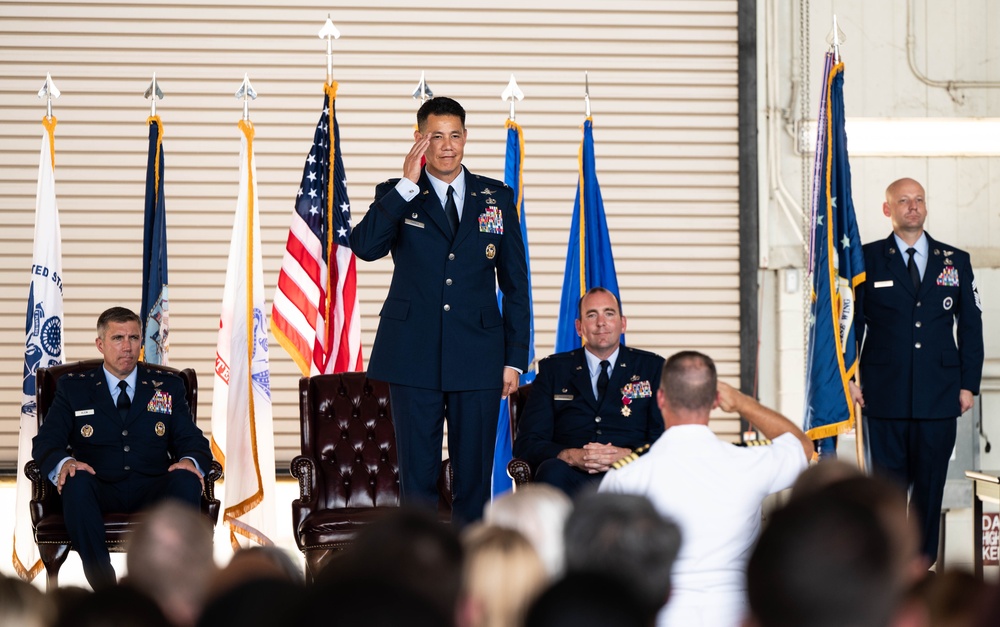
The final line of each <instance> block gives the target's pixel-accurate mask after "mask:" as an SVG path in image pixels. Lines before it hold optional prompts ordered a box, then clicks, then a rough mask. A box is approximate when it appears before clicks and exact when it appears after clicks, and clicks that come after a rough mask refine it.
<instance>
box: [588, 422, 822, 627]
mask: <svg viewBox="0 0 1000 627" xmlns="http://www.w3.org/2000/svg"><path fill="white" fill-rule="evenodd" d="M807 465H808V460H807V459H806V456H805V453H804V452H803V450H802V444H801V442H799V440H798V438H796V437H795V436H794V435H793V434H791V433H786V434H783V435H781V436H779V437H778V438H776V439H775V440H774V443H773V445H771V446H758V447H750V448H741V447H736V446H733V445H732V444H730V443H728V442H723V441H722V440H720V439H719V438H718V437H716V435H715V434H714V433H712V431H711V429H709V428H708V427H707V426H704V425H677V426H673V427H670V428H669V429H667V430H666V431H665V432H664V434H663V435H662V436H660V438H659V439H658V440H657V441H656V442H655V443H654V444H653V446H652V448H651V449H650V450H649V452H648V453H646V454H645V455H643V456H642V457H641V458H639V459H637V460H636V461H634V462H632V463H630V464H628V465H626V466H624V467H622V468H621V469H619V470H612V471H610V472H608V474H607V475H606V476H605V477H604V480H603V481H601V486H600V491H601V492H620V493H626V494H643V495H645V496H647V497H649V499H650V500H651V501H652V502H653V505H654V506H655V507H656V509H657V510H659V512H660V513H661V514H663V515H665V516H668V517H670V518H671V519H673V520H674V521H675V522H676V523H677V524H678V525H679V526H680V529H681V550H680V554H679V555H678V557H677V561H676V562H675V563H674V569H673V582H672V583H673V590H672V593H671V595H670V601H669V602H668V603H667V605H666V607H665V608H664V609H663V610H661V612H660V614H659V616H658V618H657V625H658V627H681V626H683V627H698V626H704V627H738V626H739V625H740V623H741V621H742V619H743V616H744V614H745V613H746V609H747V603H746V580H745V574H744V573H745V571H746V564H747V560H748V559H749V558H750V552H751V551H752V549H753V545H754V542H756V540H757V534H758V533H759V531H760V517H761V502H762V501H763V500H764V497H766V496H767V495H768V494H772V493H774V492H779V491H781V490H784V489H785V488H788V487H790V486H791V485H792V483H793V482H794V481H795V479H796V478H797V477H798V476H799V473H800V472H802V470H803V469H805V468H806V466H807Z"/></svg>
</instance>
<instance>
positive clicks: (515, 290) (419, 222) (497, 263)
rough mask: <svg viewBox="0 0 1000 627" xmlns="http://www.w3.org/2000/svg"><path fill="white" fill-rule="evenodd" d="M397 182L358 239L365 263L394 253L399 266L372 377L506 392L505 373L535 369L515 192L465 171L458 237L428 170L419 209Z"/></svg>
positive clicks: (380, 198)
mask: <svg viewBox="0 0 1000 627" xmlns="http://www.w3.org/2000/svg"><path fill="white" fill-rule="evenodd" d="M463 167H464V166H463ZM398 180H399V179H392V180H389V181H386V182H384V183H382V184H380V185H379V186H378V187H377V188H376V190H375V202H373V203H372V205H371V207H370V208H369V210H368V213H367V214H366V215H365V217H364V218H363V219H362V220H361V222H360V223H358V225H357V226H356V227H355V228H354V229H353V231H352V232H351V248H352V250H353V251H354V253H355V254H356V255H357V256H358V257H360V258H361V259H363V260H365V261H374V260H376V259H379V258H381V257H384V256H385V255H386V254H389V253H391V254H392V260H393V263H394V264H395V269H394V270H393V274H392V283H391V284H390V286H389V293H388V295H387V296H386V299H385V303H384V304H383V305H382V310H381V312H380V313H379V316H380V318H379V325H378V332H377V333H376V335H375V343H374V345H373V346H372V351H371V357H370V359H369V365H368V376H370V377H372V378H374V379H380V380H383V381H388V382H389V383H395V384H399V385H405V386H410V387H415V388H425V389H430V390H441V391H445V392H453V391H466V390H484V389H492V388H500V387H501V384H502V377H503V368H504V366H513V367H515V368H519V369H521V370H522V371H523V370H526V369H527V366H528V332H529V331H528V329H529V321H528V319H529V312H528V302H529V295H528V274H527V264H526V261H525V252H524V242H523V240H522V239H521V225H520V220H519V217H518V215H517V211H516V209H515V207H514V193H513V191H512V190H511V189H510V188H509V187H507V186H506V185H504V184H503V183H501V182H500V181H496V180H493V179H490V178H486V177H483V176H478V175H476V174H473V173H471V172H469V171H468V170H465V204H464V208H463V212H462V221H461V223H460V224H459V228H458V232H457V233H456V234H455V237H454V239H453V238H452V236H451V227H450V226H449V225H448V220H447V218H446V217H445V213H444V209H443V207H442V204H441V200H440V198H439V197H438V196H437V194H436V193H435V192H434V190H433V188H432V187H431V184H430V181H429V180H428V179H427V174H426V172H421V175H420V180H419V183H418V185H419V187H420V191H419V192H418V193H417V195H416V196H415V197H414V198H413V199H412V200H411V201H410V202H405V201H404V200H403V197H402V196H400V195H399V193H398V192H397V191H396V190H395V186H396V183H397V181H398ZM498 283H499V286H500V289H501V290H502V291H503V294H504V300H503V313H502V314H501V311H500V307H499V306H498V305H497V297H496V285H497V284H498Z"/></svg>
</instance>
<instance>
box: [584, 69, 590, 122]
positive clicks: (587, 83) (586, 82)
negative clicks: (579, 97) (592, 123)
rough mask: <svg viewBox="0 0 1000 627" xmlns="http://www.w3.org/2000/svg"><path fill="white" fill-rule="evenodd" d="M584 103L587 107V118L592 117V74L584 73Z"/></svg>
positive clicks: (585, 71)
mask: <svg viewBox="0 0 1000 627" xmlns="http://www.w3.org/2000/svg"><path fill="white" fill-rule="evenodd" d="M583 102H584V105H585V106H586V111H587V117H588V118H589V117H590V72H588V71H587V70H584V71H583Z"/></svg>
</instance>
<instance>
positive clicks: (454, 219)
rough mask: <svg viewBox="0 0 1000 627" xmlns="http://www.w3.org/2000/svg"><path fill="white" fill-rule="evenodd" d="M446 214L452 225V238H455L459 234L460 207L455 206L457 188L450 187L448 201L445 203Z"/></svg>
mask: <svg viewBox="0 0 1000 627" xmlns="http://www.w3.org/2000/svg"><path fill="white" fill-rule="evenodd" d="M444 214H445V215H446V216H447V217H448V224H450V225H451V236H452V237H453V238H454V237H455V234H456V233H458V205H456V204H455V188H454V187H452V186H451V185H449V186H448V200H446V201H445V203H444Z"/></svg>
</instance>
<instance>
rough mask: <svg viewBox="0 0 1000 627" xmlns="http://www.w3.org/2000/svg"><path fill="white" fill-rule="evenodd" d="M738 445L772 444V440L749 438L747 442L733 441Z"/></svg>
mask: <svg viewBox="0 0 1000 627" xmlns="http://www.w3.org/2000/svg"><path fill="white" fill-rule="evenodd" d="M733 444H734V445H736V446H742V447H750V446H770V444H771V441H770V440H765V439H761V440H747V441H746V442H733Z"/></svg>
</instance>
